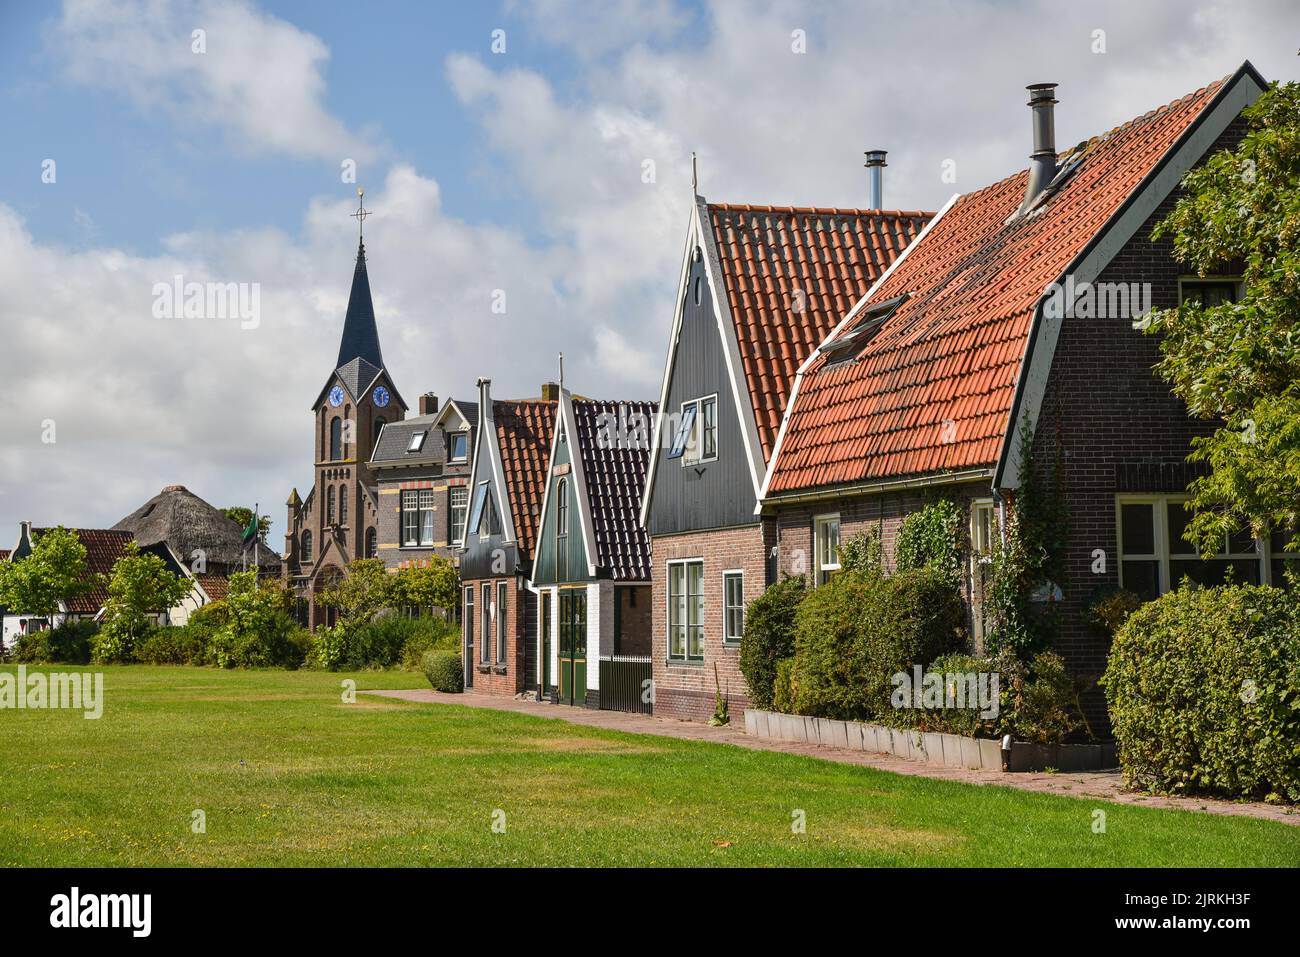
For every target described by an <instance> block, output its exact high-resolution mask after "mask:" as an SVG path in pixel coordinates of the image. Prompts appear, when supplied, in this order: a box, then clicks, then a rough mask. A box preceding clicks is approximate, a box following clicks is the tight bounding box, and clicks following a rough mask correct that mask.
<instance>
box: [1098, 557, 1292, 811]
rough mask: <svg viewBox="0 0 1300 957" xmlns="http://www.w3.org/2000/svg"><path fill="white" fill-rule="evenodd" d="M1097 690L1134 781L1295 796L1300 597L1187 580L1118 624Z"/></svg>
mask: <svg viewBox="0 0 1300 957" xmlns="http://www.w3.org/2000/svg"><path fill="white" fill-rule="evenodd" d="M1102 685H1103V687H1104V688H1105V690H1106V695H1107V698H1108V699H1109V701H1110V714H1111V724H1112V727H1113V729H1114V734H1115V738H1116V742H1117V746H1118V753H1119V759H1120V764H1121V766H1122V767H1123V769H1124V774H1125V777H1126V779H1127V780H1128V781H1129V782H1130V783H1131V784H1133V785H1136V786H1139V787H1147V788H1151V789H1153V790H1156V791H1160V792H1166V793H1203V794H1211V795H1221V796H1224V797H1233V798H1263V799H1267V800H1272V801H1291V802H1295V801H1297V800H1300V598H1297V597H1296V596H1293V595H1289V594H1287V593H1286V592H1283V591H1282V590H1280V589H1276V588H1269V587H1264V586H1220V587H1214V588H1199V587H1196V586H1192V585H1190V584H1188V583H1186V582H1184V584H1183V585H1182V586H1181V587H1179V588H1178V589H1177V590H1176V591H1172V592H1168V593H1167V594H1165V595H1163V596H1161V597H1160V598H1159V599H1157V600H1156V601H1153V602H1150V603H1148V604H1146V605H1143V606H1142V607H1141V608H1139V609H1137V611H1135V612H1134V613H1133V614H1132V615H1131V616H1130V617H1129V618H1128V620H1127V621H1126V622H1125V623H1124V625H1123V627H1121V628H1120V630H1119V632H1118V634H1117V635H1116V637H1115V642H1114V645H1113V646H1112V648H1111V655H1110V661H1109V665H1108V667H1107V669H1106V674H1105V676H1104V677H1103V678H1102Z"/></svg>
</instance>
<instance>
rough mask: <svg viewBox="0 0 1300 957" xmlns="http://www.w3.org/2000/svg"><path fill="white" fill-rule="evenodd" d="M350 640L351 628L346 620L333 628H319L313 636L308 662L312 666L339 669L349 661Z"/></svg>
mask: <svg viewBox="0 0 1300 957" xmlns="http://www.w3.org/2000/svg"><path fill="white" fill-rule="evenodd" d="M350 642H351V628H349V626H348V625H347V623H346V622H339V623H338V624H337V625H335V626H334V627H332V628H327V627H322V628H317V629H316V631H315V632H314V633H313V634H312V636H311V650H310V651H309V652H308V653H307V664H308V665H309V666H310V667H312V668H324V669H325V670H327V671H338V670H339V669H340V668H342V667H343V665H344V664H345V663H346V661H347V656H348V647H349V644H350Z"/></svg>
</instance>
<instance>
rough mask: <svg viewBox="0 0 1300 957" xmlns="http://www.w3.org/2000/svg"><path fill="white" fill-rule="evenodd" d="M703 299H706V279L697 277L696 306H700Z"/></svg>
mask: <svg viewBox="0 0 1300 957" xmlns="http://www.w3.org/2000/svg"><path fill="white" fill-rule="evenodd" d="M703 297H704V277H703V276H696V277H695V305H697V306H698V305H699V304H700V300H701V299H702V298H703Z"/></svg>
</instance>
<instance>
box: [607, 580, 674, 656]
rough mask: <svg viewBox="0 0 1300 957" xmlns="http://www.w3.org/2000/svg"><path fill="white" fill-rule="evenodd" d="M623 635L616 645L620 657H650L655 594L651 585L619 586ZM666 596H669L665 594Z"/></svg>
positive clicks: (619, 610)
mask: <svg viewBox="0 0 1300 957" xmlns="http://www.w3.org/2000/svg"><path fill="white" fill-rule="evenodd" d="M614 594H615V596H616V597H617V598H618V604H619V608H618V615H619V619H618V620H619V625H620V627H621V634H620V635H619V636H618V642H617V644H616V645H615V651H616V652H617V653H618V654H620V655H648V654H650V651H651V646H652V642H651V637H652V635H653V632H654V614H653V613H654V593H653V589H652V588H651V586H650V585H617V586H615V588H614ZM665 594H667V593H666V592H665Z"/></svg>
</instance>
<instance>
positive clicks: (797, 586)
mask: <svg viewBox="0 0 1300 957" xmlns="http://www.w3.org/2000/svg"><path fill="white" fill-rule="evenodd" d="M803 596H804V583H803V577H802V576H794V575H787V576H786V577H785V578H782V579H781V580H780V581H779V582H776V583H775V584H773V585H769V586H768V588H767V589H766V590H765V591H764V592H763V594H761V595H759V596H758V597H757V598H755V599H754V600H753V601H752V602H750V604H749V608H748V609H747V610H746V612H745V632H744V634H743V635H742V636H741V639H740V673H741V674H743V675H744V676H745V683H746V684H747V685H748V686H749V700H750V702H751V703H753V705H754V707H755V708H761V709H768V708H771V707H773V682H775V680H776V675H777V666H778V664H779V663H780V662H781V661H782V660H784V659H786V658H789V657H790V656H791V655H793V654H794V622H795V613H796V612H797V611H798V610H799V602H800V600H801V599H802V598H803Z"/></svg>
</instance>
